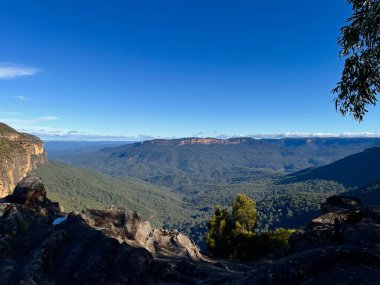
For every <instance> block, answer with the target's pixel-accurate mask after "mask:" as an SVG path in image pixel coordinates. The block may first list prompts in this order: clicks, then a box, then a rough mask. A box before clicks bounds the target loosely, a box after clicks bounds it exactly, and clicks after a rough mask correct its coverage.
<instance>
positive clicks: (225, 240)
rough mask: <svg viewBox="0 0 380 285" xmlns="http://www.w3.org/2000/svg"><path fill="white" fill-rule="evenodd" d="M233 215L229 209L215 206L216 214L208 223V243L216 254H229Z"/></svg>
mask: <svg viewBox="0 0 380 285" xmlns="http://www.w3.org/2000/svg"><path fill="white" fill-rule="evenodd" d="M231 225H232V221H231V217H230V215H229V213H228V209H221V208H220V206H216V207H215V212H214V215H213V216H212V217H211V220H210V222H209V224H208V232H207V235H206V245H207V249H208V250H209V252H210V253H212V254H213V255H215V256H220V257H224V256H228V251H229V250H228V249H229V245H230V242H231V240H230V234H231Z"/></svg>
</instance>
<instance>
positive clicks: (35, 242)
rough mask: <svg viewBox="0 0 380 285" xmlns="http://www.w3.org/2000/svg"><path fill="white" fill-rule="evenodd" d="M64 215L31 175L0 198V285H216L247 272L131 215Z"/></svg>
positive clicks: (91, 212) (114, 211)
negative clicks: (203, 284)
mask: <svg viewBox="0 0 380 285" xmlns="http://www.w3.org/2000/svg"><path fill="white" fill-rule="evenodd" d="M63 216H64V214H63V213H61V212H60V210H59V205H58V203H54V202H51V201H50V200H49V199H48V198H47V197H46V191H45V189H44V186H43V185H42V183H41V181H40V179H38V178H35V177H26V178H24V179H23V180H22V181H21V182H20V183H19V184H18V185H17V187H16V189H15V191H14V192H13V194H12V195H9V196H7V197H5V198H3V199H1V200H0V285H5V284H30V285H32V284H38V285H40V284H41V285H48V284H57V285H59V284H71V285H76V284H78V285H79V284H91V285H97V284H99V285H100V284H107V285H108V284H115V285H116V284H197V283H199V282H200V281H202V282H206V284H220V283H224V282H227V281H232V280H233V278H235V277H237V276H240V275H241V274H242V272H243V270H246V269H245V267H244V266H238V265H231V268H232V269H233V271H231V272H229V271H228V270H226V268H227V267H226V265H222V264H215V263H214V262H211V261H208V260H207V259H205V258H203V257H202V256H201V254H200V253H199V252H198V250H197V249H196V247H195V246H194V244H193V243H192V242H191V241H190V240H189V239H188V238H187V237H186V236H184V235H182V234H179V233H177V232H175V231H173V232H171V231H164V230H153V229H152V228H151V226H150V224H149V223H148V222H146V221H143V220H142V219H141V218H140V217H138V215H137V214H136V213H135V212H127V211H124V210H119V209H116V208H113V209H110V210H108V211H95V210H88V211H85V212H82V213H70V214H68V215H67V217H66V218H65V219H62V217H63ZM57 219H61V222H60V223H59V224H57V223H55V221H56V220H57Z"/></svg>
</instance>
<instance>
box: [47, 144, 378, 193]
mask: <svg viewBox="0 0 380 285" xmlns="http://www.w3.org/2000/svg"><path fill="white" fill-rule="evenodd" d="M191 139H194V138H188V139H179V140H153V141H146V142H142V143H141V142H139V143H133V144H127V145H123V146H117V147H107V148H104V149H102V150H101V151H92V152H91V151H90V152H84V153H78V152H77V153H73V152H66V154H65V155H61V156H57V155H56V154H55V153H54V152H53V153H52V152H51V153H50V154H49V157H50V158H52V159H55V160H60V161H62V162H66V163H70V164H74V165H78V166H82V167H86V168H92V169H96V170H98V171H101V172H103V173H106V174H109V175H112V176H123V175H128V176H134V177H138V178H140V179H144V180H147V181H150V182H153V183H156V184H161V185H166V186H176V185H179V184H189V183H190V182H192V183H193V182H194V181H197V182H198V183H206V182H209V181H213V182H223V183H226V182H231V181H232V180H234V179H236V175H240V176H241V174H242V173H244V176H243V177H239V179H240V181H248V182H249V181H254V180H256V177H255V175H252V173H251V172H252V171H256V170H257V169H265V171H267V170H270V171H280V172H282V171H286V172H293V171H298V170H301V169H305V168H308V167H312V166H321V165H325V164H328V163H331V162H333V161H336V160H338V159H341V158H343V157H345V156H348V155H351V154H354V153H357V152H360V151H363V150H364V149H366V148H368V147H373V146H380V139H366V138H363V139H361V138H355V139H348V138H301V139H279V140H275V139H260V140H256V139H251V138H237V139H232V141H230V142H231V143H230V144H225V143H221V141H222V140H216V139H213V140H215V141H216V143H212V142H211V143H196V142H195V143H186V140H191ZM222 142H225V141H222ZM240 170H241V171H240ZM231 172H235V174H231Z"/></svg>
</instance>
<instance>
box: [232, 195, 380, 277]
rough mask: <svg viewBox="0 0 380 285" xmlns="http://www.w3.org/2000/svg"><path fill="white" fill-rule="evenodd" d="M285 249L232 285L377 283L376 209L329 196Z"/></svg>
mask: <svg viewBox="0 0 380 285" xmlns="http://www.w3.org/2000/svg"><path fill="white" fill-rule="evenodd" d="M289 245H290V248H289V251H288V252H287V253H286V254H284V255H283V256H282V257H281V258H279V259H274V260H268V261H266V262H262V263H259V264H256V265H255V268H254V269H253V270H252V271H251V272H249V273H247V274H246V276H245V277H244V278H242V279H241V280H240V281H239V282H237V284H378V282H379V279H380V207H364V206H361V203H360V201H359V200H358V199H356V198H354V197H349V196H333V197H331V198H329V199H327V201H326V202H325V203H324V204H323V205H322V215H321V216H319V217H318V218H316V219H314V220H312V222H311V223H310V224H309V225H308V226H307V227H306V228H305V230H303V231H298V232H296V233H294V234H293V235H292V236H291V237H290V239H289Z"/></svg>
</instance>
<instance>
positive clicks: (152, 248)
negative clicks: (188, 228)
mask: <svg viewBox="0 0 380 285" xmlns="http://www.w3.org/2000/svg"><path fill="white" fill-rule="evenodd" d="M79 216H80V218H81V219H82V220H84V221H85V222H86V223H87V224H88V225H89V226H91V227H93V228H95V229H97V230H99V231H101V232H103V233H104V234H105V235H106V236H108V237H111V238H114V239H117V240H118V241H119V242H120V243H123V242H125V243H127V244H128V245H130V246H132V247H142V248H145V249H147V250H148V251H149V252H150V253H152V254H153V255H154V256H157V257H160V256H161V257H164V256H171V257H173V256H176V257H190V258H192V259H194V260H198V259H199V260H202V259H204V258H203V257H202V255H201V253H200V252H199V250H198V248H197V247H196V245H195V244H194V242H193V241H192V240H191V239H189V238H188V237H187V236H185V235H183V234H181V233H179V232H177V231H175V230H163V229H152V227H151V225H150V223H149V222H148V221H144V220H142V219H141V218H140V217H139V215H138V213H137V212H128V211H125V210H120V209H117V208H110V209H109V210H108V211H101V210H87V211H84V212H82V213H81V214H79Z"/></svg>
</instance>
